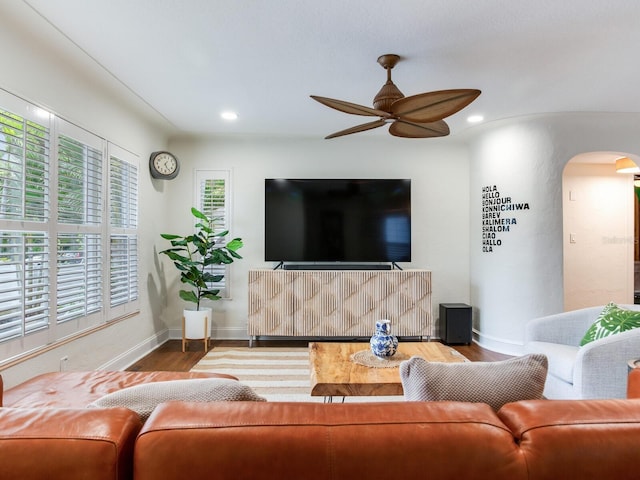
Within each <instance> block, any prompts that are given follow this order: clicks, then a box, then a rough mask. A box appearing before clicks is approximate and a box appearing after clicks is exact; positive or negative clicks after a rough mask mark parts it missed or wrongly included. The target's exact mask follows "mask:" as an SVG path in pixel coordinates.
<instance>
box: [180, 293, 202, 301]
mask: <svg viewBox="0 0 640 480" xmlns="http://www.w3.org/2000/svg"><path fill="white" fill-rule="evenodd" d="M180 298H181V299H183V300H184V301H186V302H192V303H198V297H197V296H196V294H195V293H194V292H191V291H187V290H180Z"/></svg>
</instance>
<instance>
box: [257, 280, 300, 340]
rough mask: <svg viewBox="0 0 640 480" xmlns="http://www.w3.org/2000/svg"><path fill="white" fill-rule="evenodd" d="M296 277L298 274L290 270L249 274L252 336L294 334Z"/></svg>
mask: <svg viewBox="0 0 640 480" xmlns="http://www.w3.org/2000/svg"><path fill="white" fill-rule="evenodd" d="M295 278H296V276H295V273H294V272H288V271H272V270H250V271H249V318H248V327H247V332H248V334H249V335H251V336H256V335H272V336H281V335H282V336H292V335H293V334H294V328H293V314H294V310H295V295H294V287H293V282H294V280H295Z"/></svg>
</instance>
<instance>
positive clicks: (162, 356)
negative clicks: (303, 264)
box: [127, 340, 511, 372]
mask: <svg viewBox="0 0 640 480" xmlns="http://www.w3.org/2000/svg"><path fill="white" fill-rule="evenodd" d="M307 344H308V342H307V341H306V340H257V341H255V342H254V343H253V345H254V348H259V347H260V346H265V347H266V346H268V347H286V346H289V347H306V346H307ZM211 346H212V348H215V347H248V346H249V342H248V341H247V340H214V341H212V342H211ZM451 347H452V348H455V349H456V350H457V351H458V352H460V353H461V354H462V355H464V356H465V357H467V358H468V359H469V360H471V361H472V362H495V361H498V360H505V359H507V358H511V357H510V356H509V355H504V354H501V353H497V352H492V351H491V350H487V349H485V348H482V347H480V346H478V345H477V344H475V343H471V345H451ZM204 354H205V352H204V345H203V344H202V342H200V341H195V340H194V341H191V342H190V343H189V345H188V348H187V349H186V352H184V353H182V341H181V340H169V341H168V342H166V343H165V344H163V345H161V346H160V347H158V348H157V349H156V350H154V351H153V352H151V353H150V354H149V355H147V356H145V357H143V358H141V359H140V360H139V361H137V362H136V363H134V364H133V365H131V366H130V367H129V368H128V369H127V370H129V371H134V372H148V371H170V372H188V371H189V370H191V368H193V366H194V365H195V364H196V363H198V361H199V360H200V359H201V358H202V357H203V356H204Z"/></svg>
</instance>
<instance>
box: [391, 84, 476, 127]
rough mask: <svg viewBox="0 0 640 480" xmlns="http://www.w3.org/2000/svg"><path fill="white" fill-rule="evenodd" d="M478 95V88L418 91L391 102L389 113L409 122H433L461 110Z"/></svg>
mask: <svg viewBox="0 0 640 480" xmlns="http://www.w3.org/2000/svg"><path fill="white" fill-rule="evenodd" d="M478 95H480V90H473V89H458V90H438V91H435V92H428V93H420V94H418V95H411V96H410V97H405V98H401V99H400V100H396V101H395V102H393V104H392V105H391V113H392V114H393V115H396V116H398V117H400V118H402V119H404V120H408V121H410V122H417V123H429V122H435V121H438V120H442V119H443V118H446V117H448V116H449V115H453V114H454V113H456V112H457V111H459V110H462V109H463V108H464V107H466V106H467V105H469V104H470V103H471V102H473V101H474V100H475V99H476V98H477V97H478Z"/></svg>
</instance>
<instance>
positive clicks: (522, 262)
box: [470, 113, 640, 354]
mask: <svg viewBox="0 0 640 480" xmlns="http://www.w3.org/2000/svg"><path fill="white" fill-rule="evenodd" d="M638 131H640V115H638V114H604V113H603V114H596V113H575V114H557V115H545V116H542V115H541V116H534V117H528V118H518V119H513V120H509V121H504V122H496V123H494V124H488V125H485V126H483V127H481V128H479V129H477V130H476V131H475V132H474V136H473V138H472V139H471V141H470V149H471V158H470V186H471V188H470V196H471V208H470V228H471V230H470V238H471V246H470V262H471V265H470V278H471V302H472V305H473V306H474V333H475V338H476V339H477V340H478V342H479V343H480V344H481V345H483V346H485V347H487V348H491V349H493V350H497V351H502V352H506V353H513V354H518V353H520V352H521V351H522V348H521V347H522V341H523V333H524V325H525V323H526V321H527V320H529V319H532V318H536V317H539V316H543V315H547V314H551V313H557V312H561V311H563V306H564V305H563V303H564V293H563V274H562V265H563V260H562V248H563V244H562V171H563V170H564V167H565V165H566V163H567V162H568V161H569V160H570V159H571V158H573V157H574V156H575V155H577V154H579V153H583V152H592V151H623V152H629V153H632V154H637V153H638V152H640V136H638ZM486 185H497V186H498V187H499V189H500V191H501V193H503V194H504V195H511V196H512V197H513V198H514V199H515V200H517V201H519V202H528V203H529V205H530V210H528V211H523V212H521V213H518V214H517V215H516V217H517V219H518V225H517V227H516V228H514V229H513V230H512V231H511V232H509V233H508V234H505V235H503V245H502V246H500V247H499V248H497V249H495V251H494V252H491V253H488V252H483V251H482V221H483V219H482V187H483V186H486Z"/></svg>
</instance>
